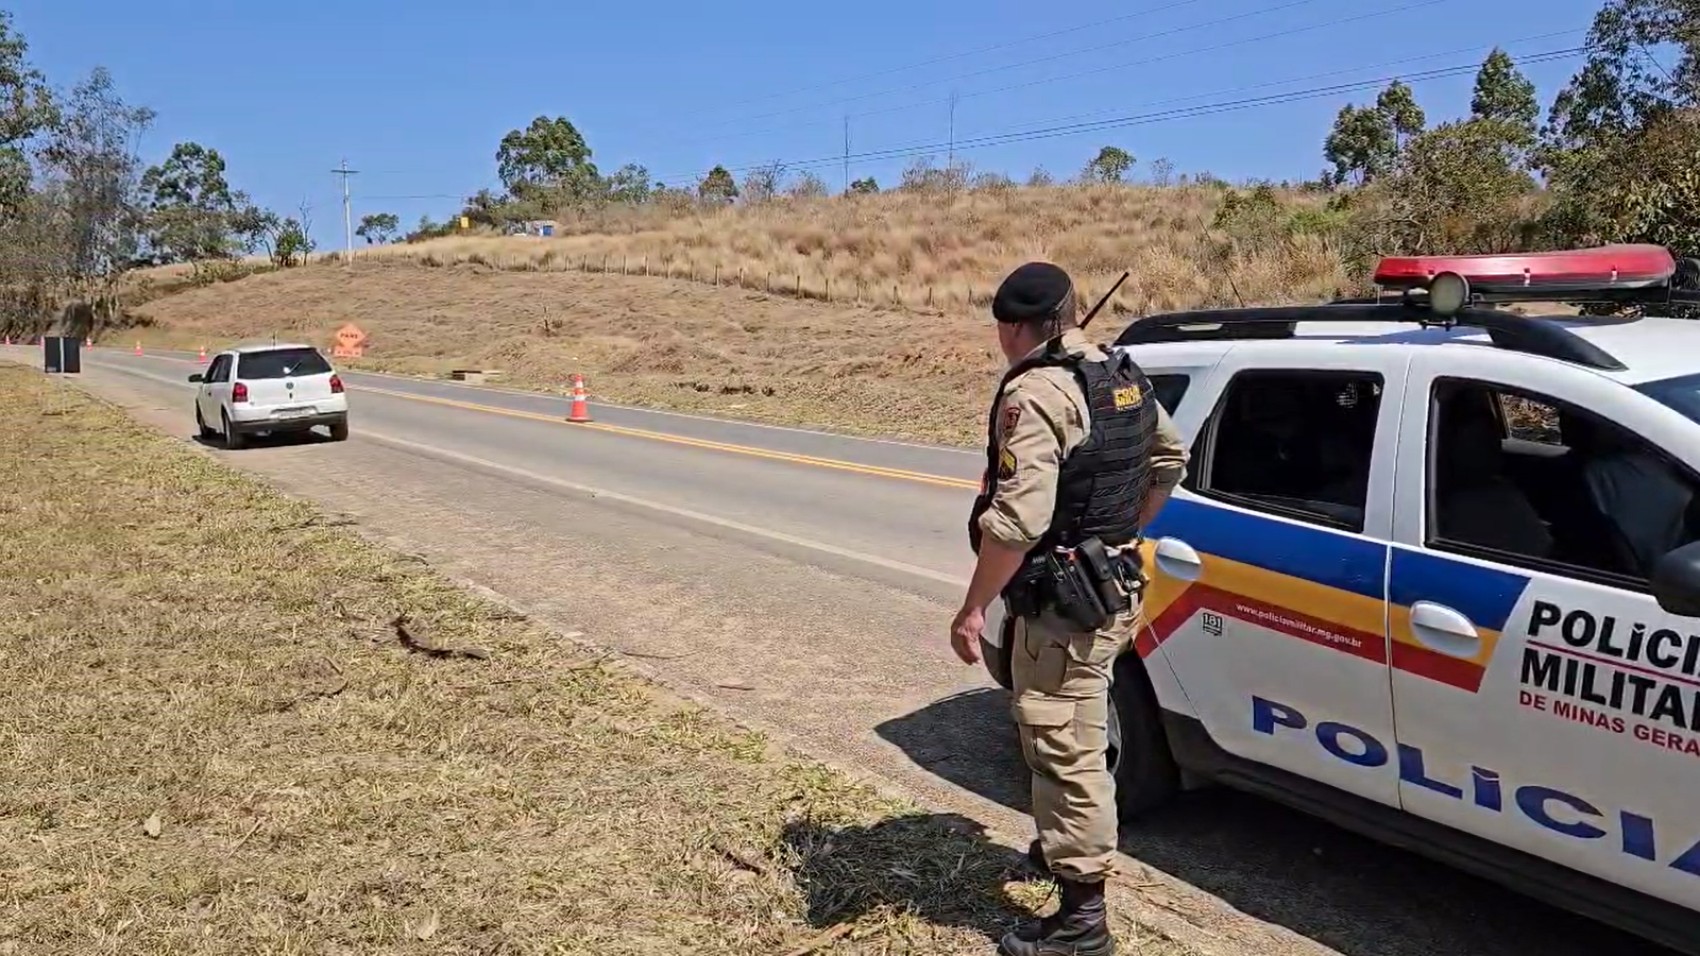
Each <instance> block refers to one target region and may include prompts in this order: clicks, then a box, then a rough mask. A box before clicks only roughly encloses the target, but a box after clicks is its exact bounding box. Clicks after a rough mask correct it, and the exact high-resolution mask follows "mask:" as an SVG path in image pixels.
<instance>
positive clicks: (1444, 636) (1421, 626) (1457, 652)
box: [1411, 601, 1482, 659]
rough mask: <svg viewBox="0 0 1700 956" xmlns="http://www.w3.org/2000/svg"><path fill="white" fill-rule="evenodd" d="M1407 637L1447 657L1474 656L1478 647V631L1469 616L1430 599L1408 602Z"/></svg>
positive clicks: (1470, 657)
mask: <svg viewBox="0 0 1700 956" xmlns="http://www.w3.org/2000/svg"><path fill="white" fill-rule="evenodd" d="M1411 636H1412V637H1414V638H1416V639H1417V643H1418V644H1421V645H1422V646H1424V647H1426V648H1428V649H1429V650H1431V651H1434V652H1436V653H1439V654H1445V655H1446V656H1447V657H1462V658H1466V659H1474V658H1475V656H1476V654H1477V653H1479V652H1480V651H1481V646H1482V635H1481V632H1480V631H1478V630H1476V625H1474V624H1472V623H1471V622H1470V619H1469V618H1467V617H1465V616H1464V615H1462V614H1460V613H1458V612H1457V611H1454V610H1453V609H1452V608H1449V607H1447V606H1446V605H1444V604H1436V603H1434V602H1433V601H1418V602H1416V603H1415V604H1412V605H1411Z"/></svg>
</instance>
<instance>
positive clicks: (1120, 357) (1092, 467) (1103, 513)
mask: <svg viewBox="0 0 1700 956" xmlns="http://www.w3.org/2000/svg"><path fill="white" fill-rule="evenodd" d="M1044 366H1062V367H1065V368H1068V369H1069V370H1070V371H1072V372H1073V373H1074V378H1075V381H1077V382H1079V383H1080V387H1081V391H1082V392H1083V393H1084V394H1085V395H1086V405H1087V408H1088V409H1090V415H1091V430H1090V432H1088V434H1087V436H1086V440H1085V441H1083V442H1081V443H1080V445H1079V446H1078V447H1076V448H1075V449H1074V451H1073V452H1071V453H1070V454H1069V455H1068V457H1067V458H1065V459H1064V460H1063V462H1062V466H1061V468H1060V469H1059V472H1058V476H1057V500H1056V505H1055V507H1054V508H1053V510H1052V512H1051V522H1050V529H1049V530H1048V531H1046V533H1045V535H1044V537H1043V538H1041V539H1040V540H1039V543H1038V544H1037V545H1035V546H1034V547H1033V549H1032V550H1031V551H1029V553H1030V554H1033V553H1041V552H1043V551H1045V550H1049V549H1050V548H1053V547H1057V546H1062V547H1073V546H1074V545H1076V544H1078V543H1079V542H1080V541H1082V540H1083V539H1086V538H1091V537H1096V538H1098V539H1099V540H1101V541H1103V542H1104V544H1106V545H1108V546H1110V547H1116V546H1118V545H1124V544H1128V543H1131V542H1133V541H1134V540H1136V539H1138V537H1139V532H1140V528H1139V516H1140V513H1141V512H1142V511H1144V509H1145V499H1146V495H1147V492H1148V491H1149V489H1150V486H1151V445H1152V443H1153V441H1154V440H1155V439H1156V435H1157V397H1156V395H1155V394H1153V392H1152V390H1151V382H1150V381H1149V380H1148V379H1147V378H1146V377H1145V372H1144V371H1143V370H1141V369H1140V367H1139V365H1138V363H1136V362H1134V361H1133V359H1132V358H1130V357H1128V356H1127V355H1126V354H1125V353H1119V354H1118V353H1115V352H1111V353H1110V355H1109V357H1108V358H1107V359H1106V360H1105V361H1102V362H1089V361H1086V359H1085V358H1084V357H1083V356H1081V355H1071V354H1069V353H1066V352H1063V351H1062V349H1061V347H1060V340H1056V339H1053V340H1052V341H1051V342H1050V343H1048V344H1047V346H1046V348H1045V351H1044V352H1043V353H1041V354H1039V355H1037V356H1035V357H1033V358H1030V359H1026V360H1024V361H1022V362H1021V363H1019V364H1017V365H1016V366H1015V367H1014V368H1012V369H1010V370H1009V372H1008V374H1006V375H1005V376H1004V377H1003V380H1002V381H1001V382H999V383H998V391H997V396H998V397H997V399H996V400H994V401H993V402H992V410H991V414H990V415H989V416H987V422H986V479H985V487H984V488H982V489H981V491H980V494H979V496H978V497H977V498H975V499H974V508H973V511H972V512H971V514H970V515H969V518H968V542H969V545H970V546H971V547H972V548H973V549H974V553H975V554H978V553H979V552H980V516H981V515H982V514H984V513H985V511H986V509H987V508H989V507H990V506H991V502H992V494H993V492H994V491H995V489H996V475H997V459H998V441H997V422H998V411H999V408H1000V406H1001V405H1002V404H1003V390H1004V388H1005V387H1006V386H1007V385H1008V384H1009V383H1010V381H1012V380H1013V379H1014V378H1015V377H1016V376H1017V375H1021V374H1022V373H1024V372H1027V371H1030V370H1032V369H1035V368H1041V367H1044Z"/></svg>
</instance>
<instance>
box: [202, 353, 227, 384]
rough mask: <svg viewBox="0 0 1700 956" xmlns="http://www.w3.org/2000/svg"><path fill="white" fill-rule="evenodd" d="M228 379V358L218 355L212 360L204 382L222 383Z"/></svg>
mask: <svg viewBox="0 0 1700 956" xmlns="http://www.w3.org/2000/svg"><path fill="white" fill-rule="evenodd" d="M229 377H230V356H228V355H220V356H218V357H217V358H215V359H213V361H212V366H211V367H210V368H208V369H207V375H206V380H207V381H209V382H222V381H225V380H226V379H228V378H229Z"/></svg>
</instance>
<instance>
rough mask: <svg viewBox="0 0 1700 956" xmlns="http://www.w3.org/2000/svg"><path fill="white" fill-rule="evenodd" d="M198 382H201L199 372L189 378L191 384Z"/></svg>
mask: <svg viewBox="0 0 1700 956" xmlns="http://www.w3.org/2000/svg"><path fill="white" fill-rule="evenodd" d="M200 380H201V373H200V372H196V373H195V374H193V375H191V376H189V381H191V382H199V381H200Z"/></svg>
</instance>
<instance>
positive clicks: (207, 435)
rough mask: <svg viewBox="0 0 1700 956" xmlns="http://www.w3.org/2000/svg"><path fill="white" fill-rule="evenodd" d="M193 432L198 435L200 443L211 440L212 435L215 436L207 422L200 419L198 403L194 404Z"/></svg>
mask: <svg viewBox="0 0 1700 956" xmlns="http://www.w3.org/2000/svg"><path fill="white" fill-rule="evenodd" d="M195 430H196V431H197V432H199V433H200V436H201V440H202V441H210V440H212V437H213V435H215V434H217V432H214V431H213V430H212V429H211V428H209V427H208V426H207V420H206V419H205V418H203V417H201V403H200V402H196V403H195Z"/></svg>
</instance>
